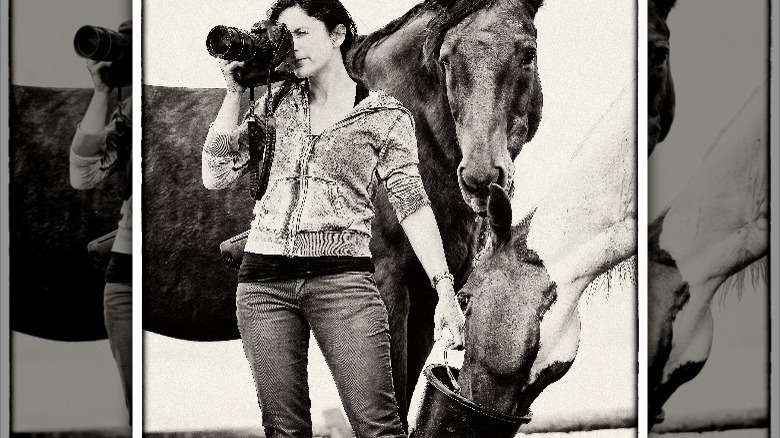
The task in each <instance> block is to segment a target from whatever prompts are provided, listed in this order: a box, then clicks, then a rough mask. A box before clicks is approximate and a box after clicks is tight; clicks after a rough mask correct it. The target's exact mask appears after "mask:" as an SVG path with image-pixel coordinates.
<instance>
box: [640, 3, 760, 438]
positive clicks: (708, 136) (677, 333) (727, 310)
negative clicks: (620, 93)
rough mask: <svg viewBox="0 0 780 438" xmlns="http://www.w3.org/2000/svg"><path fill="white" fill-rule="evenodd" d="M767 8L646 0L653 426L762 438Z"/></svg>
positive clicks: (674, 431)
mask: <svg viewBox="0 0 780 438" xmlns="http://www.w3.org/2000/svg"><path fill="white" fill-rule="evenodd" d="M769 13H770V8H769V2H767V1H764V0H751V1H744V2H738V3H737V2H730V1H723V0H719V1H710V0H680V1H677V2H676V4H675V2H674V1H661V0H655V1H650V2H649V9H648V20H649V22H648V103H649V107H648V146H649V147H648V152H649V154H650V156H649V160H648V166H649V172H648V178H649V185H648V187H649V189H648V191H649V218H648V223H649V226H650V229H649V233H648V239H649V242H648V251H649V263H650V266H649V269H648V276H649V278H648V300H649V302H648V324H649V330H648V343H649V345H648V368H649V369H648V376H649V382H648V396H649V402H648V409H649V412H648V414H649V418H650V421H649V425H650V427H651V429H650V432H651V435H654V434H667V435H670V436H675V434H678V433H683V432H707V433H712V434H713V435H712V436H726V435H727V436H740V437H742V436H744V437H747V436H750V437H754V436H755V437H758V436H768V435H769V431H768V424H769V294H768V290H769V288H768V287H769V284H768V283H769V265H768V253H769V198H768V195H769V193H768V190H769V38H770V31H769ZM724 430H727V432H715V431H724ZM705 436H709V435H705Z"/></svg>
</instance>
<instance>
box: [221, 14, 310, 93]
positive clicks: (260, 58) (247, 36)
mask: <svg viewBox="0 0 780 438" xmlns="http://www.w3.org/2000/svg"><path fill="white" fill-rule="evenodd" d="M206 48H207V49H208V51H209V54H210V55H211V56H213V57H215V58H219V59H224V60H227V61H244V65H243V67H239V68H236V70H235V73H234V74H235V79H236V82H238V84H240V85H241V86H244V87H255V86H258V85H261V84H263V83H264V82H265V81H266V80H267V79H268V76H269V74H270V79H271V82H277V81H282V80H287V79H291V78H292V77H294V74H293V70H294V68H295V67H294V63H295V55H294V53H293V40H292V34H291V33H290V31H289V30H287V26H285V25H284V24H282V23H277V22H275V21H272V20H265V21H260V22H257V23H255V24H254V25H253V26H252V29H251V30H250V31H249V32H247V31H244V30H242V29H238V28H236V27H229V26H215V27H214V28H212V29H211V31H210V32H209V34H208V36H207V37H206Z"/></svg>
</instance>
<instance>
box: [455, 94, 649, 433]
mask: <svg viewBox="0 0 780 438" xmlns="http://www.w3.org/2000/svg"><path fill="white" fill-rule="evenodd" d="M635 87H636V85H635V83H634V84H631V85H629V86H627V87H625V88H624V89H623V90H622V91H621V93H620V95H619V96H618V97H617V99H616V100H615V101H614V102H613V104H612V106H611V107H610V109H609V110H608V111H607V112H606V113H605V114H604V115H603V116H602V118H601V119H600V120H599V121H598V122H597V124H596V125H595V127H594V128H593V129H592V130H591V131H590V133H589V134H588V136H587V137H586V138H585V140H584V141H583V142H582V143H581V144H580V145H579V148H578V149H577V151H576V152H575V154H574V156H573V157H572V159H571V161H570V163H569V165H568V168H567V173H565V174H564V176H563V177H562V178H561V179H559V180H557V183H556V184H554V185H553V186H551V187H549V188H547V191H545V192H544V194H543V196H541V197H540V198H539V200H538V201H537V202H536V203H535V204H534V205H531V206H528V213H527V214H526V215H525V216H524V217H523V218H522V220H521V221H520V222H519V223H517V224H516V225H512V205H511V203H510V199H509V196H508V195H507V193H506V192H505V190H504V189H503V188H501V187H500V186H498V185H495V184H494V185H492V186H491V189H490V198H489V202H488V209H487V214H488V222H489V224H490V228H489V237H490V238H489V240H488V245H486V247H485V248H484V249H483V250H482V252H480V254H479V255H478V257H477V261H476V262H475V267H474V270H473V272H472V274H471V276H470V277H469V279H468V280H467V282H466V284H465V285H464V286H463V288H462V289H461V291H460V294H461V296H462V299H463V301H464V302H465V306H466V310H465V312H466V339H465V346H466V347H465V354H464V360H463V366H462V368H461V370H460V372H459V377H458V384H459V385H460V388H461V389H460V395H461V396H463V397H465V398H466V399H468V400H470V401H472V402H473V403H475V404H477V405H481V406H484V407H488V408H490V409H492V410H494V411H497V412H498V413H500V414H504V415H514V416H526V415H529V414H530V407H531V404H532V403H533V401H534V400H535V399H536V398H537V397H538V396H539V394H540V393H541V392H542V391H543V390H544V389H545V388H546V387H547V386H549V385H550V384H552V383H553V382H555V381H557V380H559V379H560V378H561V377H562V376H563V375H565V374H566V372H567V371H568V370H569V368H570V367H571V365H572V363H573V362H574V360H575V357H576V355H577V349H578V345H579V338H580V319H579V313H578V304H579V300H580V297H581V296H582V294H583V292H584V291H585V289H586V288H587V287H588V285H590V284H591V283H593V282H594V280H595V279H596V278H598V277H599V276H600V275H602V274H604V273H607V272H609V271H610V270H612V269H613V268H614V267H615V266H620V267H619V268H617V270H618V271H621V270H623V269H625V268H624V267H628V269H631V267H630V261H628V262H626V263H623V262H624V261H626V260H629V259H630V258H632V257H633V256H634V255H635V254H636V229H637V228H636V222H637V207H636V187H637V186H636V184H637V181H636V179H637V178H636V157H637V155H636V154H637V151H636V125H635V123H634V116H635V114H636V113H635V111H636V108H635V102H636V101H635V89H636V88H635ZM634 260H635V259H634ZM608 275H609V274H608ZM618 317H619V316H618ZM626 317H627V318H626V319H627V321H632V320H633V319H634V317H633V315H626ZM627 389H628V388H627ZM475 436H479V434H477V435H475Z"/></svg>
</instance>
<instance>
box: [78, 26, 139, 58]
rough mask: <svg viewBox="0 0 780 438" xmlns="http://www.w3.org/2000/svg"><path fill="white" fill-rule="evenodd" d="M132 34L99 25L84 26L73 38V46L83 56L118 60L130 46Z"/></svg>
mask: <svg viewBox="0 0 780 438" xmlns="http://www.w3.org/2000/svg"><path fill="white" fill-rule="evenodd" d="M130 41H131V40H130V36H128V35H124V34H121V33H119V32H116V31H113V30H110V29H106V28H104V27H99V26H82V27H81V28H80V29H79V30H78V31H77V32H76V36H75V37H74V38H73V47H74V48H75V49H76V53H77V54H78V55H79V56H81V57H82V58H88V59H92V60H94V61H116V60H117V59H119V58H121V57H122V55H124V53H125V51H126V50H127V49H128V48H130V44H131V43H130Z"/></svg>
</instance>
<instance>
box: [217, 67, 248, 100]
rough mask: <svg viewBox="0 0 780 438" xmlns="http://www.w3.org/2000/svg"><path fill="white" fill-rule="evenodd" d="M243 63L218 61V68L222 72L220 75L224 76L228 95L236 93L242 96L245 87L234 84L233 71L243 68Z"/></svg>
mask: <svg viewBox="0 0 780 438" xmlns="http://www.w3.org/2000/svg"><path fill="white" fill-rule="evenodd" d="M243 66H244V61H227V60H224V59H221V60H220V61H219V68H220V69H221V70H222V75H223V76H225V85H226V86H227V90H228V93H238V94H239V95H243V94H244V91H245V90H246V87H243V86H241V85H239V84H238V82H236V76H235V71H236V68H238V67H243Z"/></svg>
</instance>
